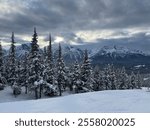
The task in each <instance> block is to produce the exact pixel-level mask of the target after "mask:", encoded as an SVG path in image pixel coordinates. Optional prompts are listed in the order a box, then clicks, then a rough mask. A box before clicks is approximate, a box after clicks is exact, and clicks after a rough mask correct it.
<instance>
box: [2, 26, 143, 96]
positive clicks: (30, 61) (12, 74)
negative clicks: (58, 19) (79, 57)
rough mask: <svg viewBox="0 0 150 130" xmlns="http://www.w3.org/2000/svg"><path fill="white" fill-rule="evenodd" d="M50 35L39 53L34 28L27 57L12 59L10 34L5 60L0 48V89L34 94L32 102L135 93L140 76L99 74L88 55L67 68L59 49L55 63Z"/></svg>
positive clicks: (119, 72)
mask: <svg viewBox="0 0 150 130" xmlns="http://www.w3.org/2000/svg"><path fill="white" fill-rule="evenodd" d="M53 57H54V56H53V51H52V43H51V35H50V36H49V45H48V46H47V47H45V48H44V50H43V53H41V51H40V50H39V45H38V34H37V32H36V28H34V34H33V37H32V42H31V50H30V53H29V54H27V53H26V54H25V57H24V58H23V59H17V58H16V50H15V36H14V33H12V37H11V46H10V49H9V56H8V58H7V59H6V58H4V56H3V53H2V46H1V45H0V89H1V90H2V89H4V88H5V86H11V87H12V90H13V94H14V95H15V96H16V95H19V94H21V93H22V91H24V92H25V93H26V94H28V93H34V95H35V98H36V99H38V98H41V97H42V95H48V96H57V95H59V96H61V95H62V93H63V92H64V91H71V92H72V93H82V92H90V91H101V90H116V89H135V88H137V89H139V88H140V87H141V86H142V79H141V77H140V74H136V75H135V74H134V73H132V74H130V75H128V74H127V73H126V70H125V68H122V69H115V68H114V66H113V65H108V66H106V67H105V68H104V69H103V70H100V69H99V68H98V67H95V68H94V69H93V68H92V67H91V64H90V60H89V58H88V52H87V50H85V52H84V58H83V59H84V60H83V62H82V64H79V63H78V62H77V61H75V63H73V65H72V66H69V67H67V66H66V65H65V63H64V61H63V56H62V50H61V45H60V44H59V48H58V57H57V59H54V58H53Z"/></svg>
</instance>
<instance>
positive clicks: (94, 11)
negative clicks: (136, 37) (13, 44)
mask: <svg viewBox="0 0 150 130" xmlns="http://www.w3.org/2000/svg"><path fill="white" fill-rule="evenodd" d="M4 1H5V2H4ZM3 5H7V10H10V12H8V11H6V12H5V10H3V8H2V9H1V10H3V13H1V14H0V35H1V36H8V35H9V34H10V32H12V31H15V32H16V33H17V34H20V35H25V34H26V35H27V34H29V35H31V34H32V29H33V27H35V26H36V27H37V29H38V30H39V33H40V34H41V35H46V34H48V32H53V33H54V34H55V33H56V34H57V33H59V32H60V33H61V32H75V31H81V30H101V29H125V28H129V29H130V28H146V27H149V25H150V1H149V0H26V2H25V1H20V0H13V1H12V0H7V1H6V0H0V6H2V7H3ZM11 8H16V10H13V9H11Z"/></svg>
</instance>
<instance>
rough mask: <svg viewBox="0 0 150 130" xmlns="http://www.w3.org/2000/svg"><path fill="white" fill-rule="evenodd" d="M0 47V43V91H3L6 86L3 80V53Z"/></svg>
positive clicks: (0, 46)
mask: <svg viewBox="0 0 150 130" xmlns="http://www.w3.org/2000/svg"><path fill="white" fill-rule="evenodd" d="M2 51H3V50H2V45H1V43H0V90H3V89H4V87H5V84H6V82H7V81H6V79H5V78H4V68H3V67H4V64H3V52H2Z"/></svg>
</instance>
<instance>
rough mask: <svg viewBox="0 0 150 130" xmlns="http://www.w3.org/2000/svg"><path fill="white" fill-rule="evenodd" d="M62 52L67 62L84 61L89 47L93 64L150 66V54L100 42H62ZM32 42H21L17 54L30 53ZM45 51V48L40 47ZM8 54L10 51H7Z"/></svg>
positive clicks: (55, 50)
mask: <svg viewBox="0 0 150 130" xmlns="http://www.w3.org/2000/svg"><path fill="white" fill-rule="evenodd" d="M58 45H59V44H58V43H53V45H52V49H53V55H54V59H57V56H58ZM61 46H62V54H63V58H64V61H65V63H66V64H73V63H74V62H75V61H78V62H82V60H83V57H84V50H85V49H87V50H88V53H89V58H90V60H91V62H92V65H94V66H95V65H101V66H103V65H106V64H114V65H117V66H126V67H128V68H131V67H133V66H137V65H145V67H143V68H149V67H150V55H148V54H145V53H143V52H142V51H140V50H136V49H134V50H133V49H130V48H127V47H124V46H117V45H113V46H103V47H101V45H100V44H93V45H91V44H82V45H70V44H68V43H61ZM29 51H30V44H29V43H27V44H21V45H19V46H17V47H16V56H17V57H18V58H22V57H23V56H24V55H25V53H29ZM40 51H41V52H43V49H42V48H41V49H40ZM7 54H8V51H7Z"/></svg>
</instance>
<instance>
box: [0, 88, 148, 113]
mask: <svg viewBox="0 0 150 130" xmlns="http://www.w3.org/2000/svg"><path fill="white" fill-rule="evenodd" d="M4 92H5V93H3V91H0V102H1V103H0V112H66V113H68V112H83V113H84V112H90V113H94V112H123V113H125V112H127V113H128V112H133V113H135V112H150V92H148V91H147V90H113V91H100V92H91V93H84V94H74V95H67V96H62V97H56V98H48V99H40V100H29V99H31V97H29V96H27V95H22V96H18V97H16V98H15V97H13V95H11V92H10V93H9V94H8V91H4ZM6 92H7V94H6ZM2 93H3V94H2ZM4 95H5V96H4ZM32 98H33V97H32ZM27 99H28V100H27ZM17 100H25V101H17ZM3 101H5V103H4V102H3ZM8 101H9V102H8ZM10 101H11V102H10ZM12 101H15V102H12Z"/></svg>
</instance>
